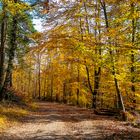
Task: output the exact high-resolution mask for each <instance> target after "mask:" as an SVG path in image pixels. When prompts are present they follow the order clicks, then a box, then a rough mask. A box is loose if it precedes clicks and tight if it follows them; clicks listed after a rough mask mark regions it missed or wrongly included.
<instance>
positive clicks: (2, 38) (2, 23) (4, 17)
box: [0, 1, 7, 98]
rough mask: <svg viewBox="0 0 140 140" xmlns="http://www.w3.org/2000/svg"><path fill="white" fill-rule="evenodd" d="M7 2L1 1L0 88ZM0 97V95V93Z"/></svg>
mask: <svg viewBox="0 0 140 140" xmlns="http://www.w3.org/2000/svg"><path fill="white" fill-rule="evenodd" d="M6 7H7V3H6V2H5V1H2V21H1V35H0V37H1V39H0V90H1V88H2V85H3V81H4V59H5V55H4V54H5V42H6V31H7V12H6ZM0 98H2V95H1V94H0Z"/></svg>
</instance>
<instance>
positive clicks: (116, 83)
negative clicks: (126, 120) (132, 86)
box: [101, 0, 125, 112]
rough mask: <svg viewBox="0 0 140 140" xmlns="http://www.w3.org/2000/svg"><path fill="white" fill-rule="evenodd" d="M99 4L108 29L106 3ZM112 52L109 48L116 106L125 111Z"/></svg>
mask: <svg viewBox="0 0 140 140" xmlns="http://www.w3.org/2000/svg"><path fill="white" fill-rule="evenodd" d="M101 6H102V8H103V11H104V17H105V24H106V29H107V31H108V28H109V22H108V16H107V12H106V3H105V1H104V0H102V1H101ZM108 41H109V44H110V38H108ZM113 56H114V54H113V51H112V50H111V48H110V57H111V63H112V75H113V77H114V84H115V88H116V92H117V96H118V107H119V109H120V110H122V111H123V112H125V107H124V103H123V99H122V94H121V91H120V88H119V84H118V80H117V78H116V71H115V65H114V57H113Z"/></svg>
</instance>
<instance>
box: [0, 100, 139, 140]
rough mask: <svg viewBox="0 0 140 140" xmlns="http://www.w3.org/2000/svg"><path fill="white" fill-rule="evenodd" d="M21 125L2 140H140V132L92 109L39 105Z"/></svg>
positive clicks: (1, 138) (5, 131)
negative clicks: (97, 113)
mask: <svg viewBox="0 0 140 140" xmlns="http://www.w3.org/2000/svg"><path fill="white" fill-rule="evenodd" d="M37 104H38V106H39V107H38V109H37V110H36V111H34V112H33V111H31V112H30V115H28V116H27V117H24V118H23V119H22V120H21V122H20V123H19V124H16V125H14V126H11V127H9V128H7V129H6V130H4V132H2V133H1V134H0V140H140V129H138V128H133V127H132V126H129V125H127V123H126V122H121V121H118V120H117V119H115V118H114V117H109V116H100V115H99V116H98V115H95V114H94V112H93V111H92V110H90V109H83V108H78V107H74V106H68V105H63V104H57V103H47V102H39V103H37Z"/></svg>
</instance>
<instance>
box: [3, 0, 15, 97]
mask: <svg viewBox="0 0 140 140" xmlns="http://www.w3.org/2000/svg"><path fill="white" fill-rule="evenodd" d="M16 2H17V0H15V3H16ZM16 38H17V17H16V16H13V18H12V29H11V38H10V48H9V53H8V56H9V59H8V67H7V71H6V77H5V81H4V85H3V88H2V98H4V97H5V93H6V91H7V89H9V88H10V87H11V78H12V70H13V60H14V57H15V50H16V47H17V43H16Z"/></svg>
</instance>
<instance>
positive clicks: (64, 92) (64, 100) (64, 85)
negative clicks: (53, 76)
mask: <svg viewBox="0 0 140 140" xmlns="http://www.w3.org/2000/svg"><path fill="white" fill-rule="evenodd" d="M66 102H67V101H66V83H65V82H64V83H63V103H64V104H65V103H66Z"/></svg>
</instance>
